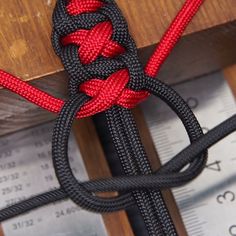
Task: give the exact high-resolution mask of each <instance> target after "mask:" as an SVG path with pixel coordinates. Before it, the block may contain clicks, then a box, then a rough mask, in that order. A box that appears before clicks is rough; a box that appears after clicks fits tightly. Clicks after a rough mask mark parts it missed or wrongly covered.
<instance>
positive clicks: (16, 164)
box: [0, 123, 107, 236]
mask: <svg viewBox="0 0 236 236" xmlns="http://www.w3.org/2000/svg"><path fill="white" fill-rule="evenodd" d="M52 128H53V124H52V123H48V124H44V125H41V126H38V127H35V128H32V129H27V130H24V131H21V132H18V133H15V134H11V135H8V136H5V137H1V138H0V199H1V200H0V208H4V207H6V206H7V205H11V204H14V203H16V202H19V201H20V200H23V199H26V198H28V197H30V196H32V195H36V194H38V193H42V192H44V191H47V190H49V189H53V188H55V187H59V184H58V181H57V179H56V176H55V174H54V170H53V166H52V160H51V134H52ZM69 157H70V163H71V166H72V168H73V172H74V174H75V176H76V177H77V178H78V179H79V180H88V175H87V172H86V169H85V167H84V164H83V161H82V158H81V155H80V152H79V149H78V146H77V144H76V141H75V138H74V137H73V135H71V137H70V141H69ZM2 227H3V231H4V235H5V236H22V235H24V236H26V235H27V236H45V235H50V236H107V232H106V229H105V225H104V222H103V219H102V217H101V216H100V215H98V214H93V213H91V212H87V211H84V210H81V209H80V208H79V207H78V206H76V205H75V204H74V203H73V202H72V201H70V200H65V201H62V202H58V203H55V204H50V205H47V206H45V207H42V208H39V209H36V210H33V211H31V212H30V213H28V214H24V215H21V216H19V217H15V218H13V219H10V220H8V221H5V222H3V223H2Z"/></svg>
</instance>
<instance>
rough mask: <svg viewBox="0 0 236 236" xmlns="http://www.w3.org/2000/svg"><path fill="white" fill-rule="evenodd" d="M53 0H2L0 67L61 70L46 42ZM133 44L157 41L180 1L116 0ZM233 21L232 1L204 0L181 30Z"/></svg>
mask: <svg viewBox="0 0 236 236" xmlns="http://www.w3.org/2000/svg"><path fill="white" fill-rule="evenodd" d="M55 2H56V0H34V1H32V0H23V1H21V0H8V1H2V2H1V4H0V21H1V32H0V50H1V57H0V68H2V69H4V70H7V71H9V72H11V73H13V74H15V75H17V76H19V77H21V78H23V79H24V80H31V79H33V78H39V77H42V76H45V75H48V74H53V73H56V72H58V71H61V70H63V67H62V65H61V63H60V61H59V59H58V58H57V56H55V54H54V51H53V49H52V46H51V42H50V37H51V30H52V29H51V15H52V11H53V8H54V5H55ZM116 2H117V4H118V6H119V7H120V8H121V10H122V12H123V14H124V16H125V18H126V19H127V21H128V24H129V28H130V31H131V34H132V35H133V37H134V39H135V41H136V43H137V46H138V48H144V47H147V46H150V45H153V44H156V43H158V42H159V40H160V38H161V36H162V35H163V33H164V31H165V30H166V29H167V27H168V25H169V24H170V22H171V20H172V19H173V18H174V16H175V15H176V13H177V11H178V9H180V7H181V6H182V4H183V2H184V0H178V1H176V0H116ZM235 20H236V1H235V0H224V1H222V0H206V1H205V3H204V5H203V7H202V8H201V10H200V11H199V13H198V14H197V16H196V17H195V18H194V20H193V21H192V23H191V24H190V25H189V27H188V29H187V30H186V32H185V34H190V33H193V32H199V31H202V30H206V29H209V28H211V27H214V26H219V25H222V24H225V23H228V22H232V21H235Z"/></svg>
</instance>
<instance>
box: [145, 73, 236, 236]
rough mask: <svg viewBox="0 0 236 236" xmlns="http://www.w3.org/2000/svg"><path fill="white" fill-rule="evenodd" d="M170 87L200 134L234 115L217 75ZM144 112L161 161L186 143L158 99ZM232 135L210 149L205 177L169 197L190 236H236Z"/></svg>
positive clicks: (181, 130) (235, 142)
mask: <svg viewBox="0 0 236 236" xmlns="http://www.w3.org/2000/svg"><path fill="white" fill-rule="evenodd" d="M174 88H175V89H176V90H177V91H178V92H179V93H180V94H181V95H182V96H183V98H184V99H185V100H186V101H187V102H188V104H189V105H190V106H191V107H192V109H193V111H194V113H195V115H196V116H197V118H198V120H199V122H200V124H201V126H202V127H203V129H204V132H207V131H208V130H209V129H212V128H213V127H214V126H216V125H217V124H219V123H220V122H222V121H223V120H225V119H227V118H228V117H230V116H231V115H233V114H235V113H236V106H235V105H236V104H235V100H234V97H233V95H232V93H231V91H230V88H229V87H228V84H227V82H226V81H225V80H224V78H223V75H222V74H221V73H216V74H212V75H210V76H205V77H203V78H199V79H195V80H192V81H188V82H185V83H182V84H179V85H176V86H174ZM142 108H143V111H144V114H145V119H146V121H147V124H148V127H149V129H150V133H151V136H152V138H153V141H154V144H155V147H156V149H157V152H158V154H159V156H160V159H161V162H162V163H165V162H167V161H168V160H169V159H170V158H172V157H173V156H174V155H175V154H177V153H178V152H179V151H180V150H182V149H183V148H184V147H186V146H187V145H188V144H189V141H188V137H187V135H186V132H185V130H184V128H183V125H182V123H181V122H180V121H179V120H178V118H177V117H176V115H175V114H174V113H173V112H172V111H171V110H170V109H169V108H168V107H167V106H166V105H165V104H164V103H163V102H161V101H160V100H158V99H156V98H151V99H150V100H148V101H147V102H146V103H144V105H143V107H142ZM235 150H236V134H235V133H233V134H231V135H230V136H228V137H227V138H225V139H224V140H222V141H221V142H220V143H218V144H217V145H215V146H214V147H212V148H211V149H210V150H209V159H208V163H207V165H206V168H205V170H204V172H203V173H202V174H201V175H200V176H199V177H198V178H197V179H195V180H194V181H192V182H191V183H189V184H187V185H185V186H184V187H180V188H176V189H173V194H174V197H175V199H176V202H177V205H178V207H179V210H180V213H181V216H182V218H183V221H184V224H185V227H186V229H187V232H188V234H189V235H190V236H236V151H235Z"/></svg>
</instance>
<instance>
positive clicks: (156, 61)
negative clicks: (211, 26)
mask: <svg viewBox="0 0 236 236" xmlns="http://www.w3.org/2000/svg"><path fill="white" fill-rule="evenodd" d="M203 2H204V0H187V1H186V2H185V4H184V5H183V7H182V8H181V10H180V11H179V12H178V14H177V16H176V17H175V19H174V20H173V21H172V23H171V25H170V26H169V28H168V29H167V31H166V32H165V34H164V36H163V37H162V39H161V41H160V43H159V44H158V45H157V47H156V49H155V51H154V53H153V55H152V56H151V57H150V59H149V61H148V63H147V65H146V68H145V72H146V74H147V75H149V76H151V77H156V76H157V73H158V71H159V69H160V67H161V65H162V64H163V63H164V61H165V60H166V59H167V57H168V55H169V54H170V52H171V51H172V49H173V48H174V46H175V45H176V43H177V42H178V40H179V39H180V37H181V35H182V34H183V32H184V30H185V29H186V27H187V26H188V24H189V22H190V21H191V20H192V18H193V17H194V15H195V14H196V13H197V11H198V10H199V8H200V6H201V5H202V4H203Z"/></svg>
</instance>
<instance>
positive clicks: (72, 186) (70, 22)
mask: <svg viewBox="0 0 236 236" xmlns="http://www.w3.org/2000/svg"><path fill="white" fill-rule="evenodd" d="M202 3H203V0H187V1H186V2H185V4H184V5H183V7H182V9H181V10H180V11H179V13H178V15H177V16H176V18H175V19H174V21H173V22H172V24H171V25H170V27H169V29H168V30H167V31H166V33H165V34H164V36H163V38H162V40H161V41H160V43H159V45H158V46H157V48H156V50H155V52H154V54H153V55H152V56H151V58H150V60H149V62H148V64H147V66H146V68H145V70H144V69H143V68H142V66H141V64H140V62H139V59H138V56H137V48H136V46H135V43H134V41H133V39H132V37H131V36H130V34H129V32H128V26H127V24H126V22H125V20H124V18H123V16H122V14H121V12H120V10H119V9H118V7H117V5H116V4H115V2H114V1H112V0H103V1H101V0H69V1H65V0H58V1H57V4H56V7H55V10H54V14H53V34H52V43H53V47H54V49H55V52H56V53H57V55H58V56H59V57H60V58H61V60H62V63H63V65H64V67H65V69H66V71H67V72H68V74H69V77H70V80H69V99H68V101H62V100H60V99H57V98H54V97H52V96H51V95H49V94H47V93H45V92H43V91H40V90H38V89H36V88H34V87H32V86H30V85H29V84H27V83H25V82H23V81H22V80H20V79H18V78H16V77H14V76H12V75H10V74H8V73H7V72H4V71H0V85H1V86H3V87H5V88H7V89H9V90H11V91H12V92H15V93H17V94H19V95H21V96H22V97H24V98H26V99H27V100H29V101H30V102H33V103H35V104H36V105H38V106H40V107H42V108H44V109H47V110H49V111H51V112H56V113H59V115H58V118H57V120H56V124H55V127H54V131H53V140H52V159H53V164H54V169H55V172H56V176H57V178H58V181H59V183H60V186H61V187H60V188H59V189H57V190H54V191H50V192H46V193H42V194H40V195H38V196H35V197H32V198H30V199H28V200H25V201H23V202H19V203H17V204H15V205H12V206H10V207H7V208H5V209H2V210H0V220H1V221H4V220H6V219H9V218H11V217H14V216H16V215H19V214H22V213H24V212H28V211H29V210H32V209H35V208H37V207H40V206H43V205H45V204H49V203H52V202H55V201H58V200H61V199H64V198H70V199H71V200H72V201H74V202H75V203H76V204H78V205H79V206H80V207H82V208H84V209H87V210H90V211H94V212H98V213H102V212H113V211H118V210H121V209H128V208H129V207H131V206H132V205H134V204H136V205H137V206H138V208H139V211H140V213H141V215H142V217H143V220H144V222H145V225H146V229H147V232H148V235H160V236H162V235H163V236H165V235H168V236H169V235H173V236H174V235H177V232H176V230H175V227H174V225H173V222H172V219H171V217H170V215H169V212H168V210H167V208H166V206H165V202H164V200H163V198H162V194H161V192H160V189H161V188H170V187H178V186H181V185H183V184H186V183H188V182H189V181H191V180H192V179H194V178H196V177H197V176H198V175H199V174H200V173H201V172H202V170H203V169H204V167H205V163H206V161H207V152H206V150H207V149H208V148H209V147H211V146H212V145H213V144H215V143H216V142H218V141H219V140H220V139H222V138H224V137H225V136H226V135H228V134H230V133H231V132H233V131H235V130H236V116H233V117H231V118H230V119H228V120H227V121H225V122H223V123H222V124H220V125H219V126H217V127H216V128H215V129H213V130H212V131H209V132H208V133H207V134H206V135H203V132H202V130H201V127H200V125H199V123H198V121H197V119H196V118H195V116H194V114H193V113H192V111H191V109H190V108H189V107H188V105H187V104H186V103H185V101H184V100H183V99H182V98H181V97H180V96H179V95H178V94H177V93H176V92H175V91H174V90H173V89H172V88H170V87H168V86H167V85H165V84H164V83H163V82H161V81H159V80H158V79H154V77H155V76H156V75H157V73H158V71H159V69H160V66H161V65H162V64H163V62H164V61H165V59H166V58H167V57H168V55H169V54H170V52H171V50H172V49H173V47H174V45H175V44H176V43H177V41H178V40H179V38H180V37H181V35H182V33H183V31H184V29H185V28H186V26H187V25H188V23H189V22H190V20H191V19H192V17H193V16H194V15H195V14H196V12H197V10H198V9H199V7H200V6H201V4H202ZM150 94H154V95H155V96H157V97H159V98H160V99H162V100H163V101H165V102H166V103H167V104H168V105H169V106H170V107H171V108H172V109H173V110H174V111H175V112H176V114H177V115H178V116H179V118H180V119H181V121H182V122H183V124H184V127H185V129H186V131H187V133H188V135H189V138H190V141H191V143H192V144H191V145H190V146H189V147H187V148H186V149H184V150H183V151H181V152H180V153H179V154H177V155H176V156H175V157H174V158H173V159H171V160H170V161H169V162H168V163H166V164H164V165H163V166H162V167H161V168H160V169H159V170H157V171H155V172H154V173H152V170H151V166H150V164H149V161H148V158H147V155H146V152H145V150H144V148H143V145H142V143H141V140H140V137H139V133H138V130H137V128H136V125H135V122H134V120H133V117H132V115H131V112H130V111H129V109H131V108H133V107H135V106H136V105H137V104H138V103H140V102H142V101H143V100H145V99H146V98H147V97H148V96H149V95H150ZM99 112H105V114H106V118H107V125H108V129H109V131H110V132H111V136H112V140H113V142H114V144H115V147H116V150H117V153H118V157H119V159H120V162H121V165H122V167H123V170H124V173H125V176H120V177H115V178H109V179H100V180H93V181H88V182H79V181H78V180H77V179H76V178H75V177H74V176H73V173H72V171H71V167H70V163H69V161H68V153H67V149H68V148H67V145H68V139H69V134H70V130H71V126H72V122H73V119H75V118H83V117H86V116H92V115H94V114H97V113H99ZM186 166H187V168H185V167H186ZM183 168H185V170H184V171H182V169H183ZM113 191H118V192H122V194H120V195H118V196H116V197H112V198H102V197H98V196H96V195H95V193H97V192H113Z"/></svg>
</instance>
